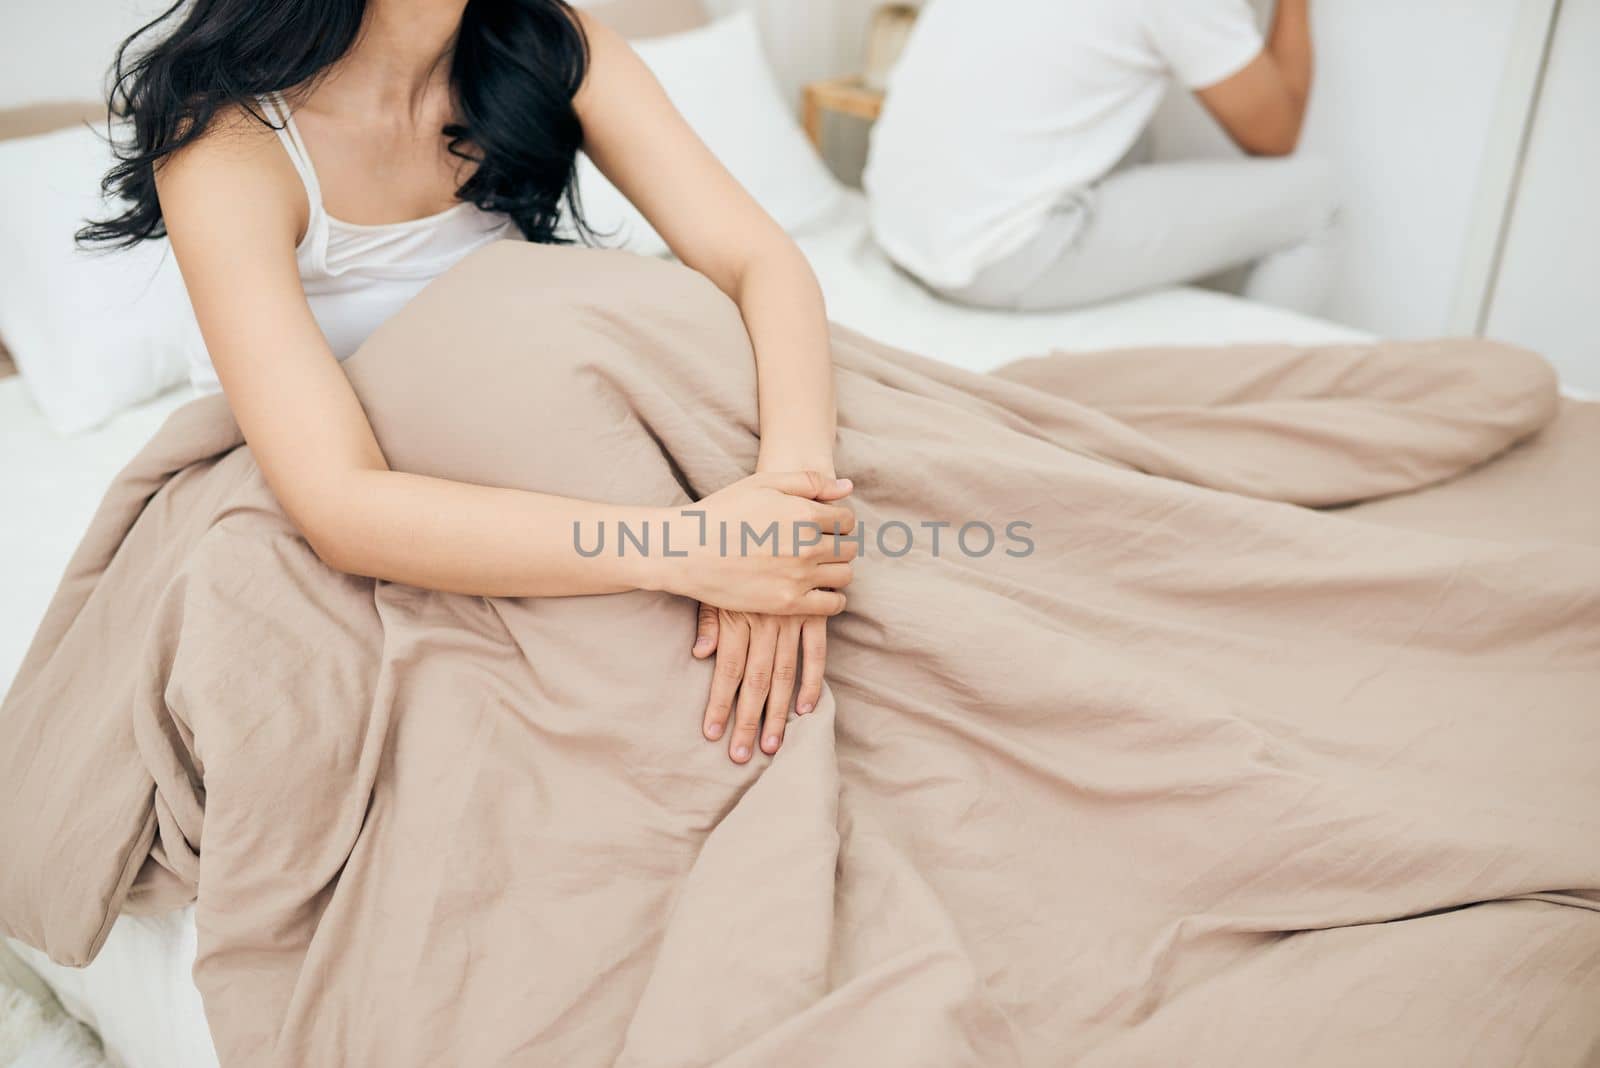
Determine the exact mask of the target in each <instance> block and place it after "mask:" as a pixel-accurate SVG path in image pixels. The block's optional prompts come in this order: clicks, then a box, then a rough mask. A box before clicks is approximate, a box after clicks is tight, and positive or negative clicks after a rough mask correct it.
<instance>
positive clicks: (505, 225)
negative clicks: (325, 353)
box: [189, 94, 521, 393]
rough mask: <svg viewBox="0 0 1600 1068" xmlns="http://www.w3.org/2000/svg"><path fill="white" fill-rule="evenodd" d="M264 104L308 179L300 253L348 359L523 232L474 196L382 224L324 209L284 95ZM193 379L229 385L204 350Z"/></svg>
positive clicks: (323, 322) (321, 311)
mask: <svg viewBox="0 0 1600 1068" xmlns="http://www.w3.org/2000/svg"><path fill="white" fill-rule="evenodd" d="M261 106H262V108H263V109H264V110H265V113H266V116H267V118H269V119H271V120H272V121H273V122H274V123H276V124H277V125H278V139H279V140H280V141H282V142H283V147H284V150H285V151H286V152H288V153H289V159H290V161H291V162H292V163H293V164H294V169H295V172H296V173H298V174H299V175H300V180H301V182H302V183H304V184H305V188H306V200H307V202H308V204H309V205H310V210H309V213H308V219H307V222H306V235H305V237H304V238H302V239H301V241H300V245H299V247H297V248H296V249H295V259H296V261H297V262H298V263H299V265H300V283H301V285H303V286H304V287H305V292H306V300H307V302H308V303H310V305H311V313H312V314H313V315H314V316H316V319H317V324H318V325H319V326H321V327H322V333H323V336H324V337H326V338H327V339H328V344H329V345H330V346H331V347H332V348H333V354H334V355H335V356H337V357H338V358H339V359H340V360H344V359H346V358H348V357H349V356H351V355H352V354H353V353H354V352H355V351H356V349H358V348H360V347H361V343H362V342H363V341H365V340H366V339H367V337H368V336H369V335H370V334H371V333H372V332H373V331H374V330H376V329H377V328H378V327H379V326H380V325H382V324H383V322H384V321H385V320H387V319H388V318H389V317H390V316H391V315H393V314H394V313H395V312H397V311H399V310H400V309H401V307H402V306H404V305H405V303H406V302H407V301H409V300H410V299H411V298H412V297H414V296H416V295H417V294H418V293H419V292H421V290H422V288H423V287H424V286H426V285H427V284H428V283H429V282H431V281H433V280H434V279H435V278H437V277H439V276H440V275H441V274H443V273H444V272H445V271H447V270H449V269H450V268H451V267H452V266H454V265H455V264H456V262H458V261H459V260H461V259H462V258H463V257H464V256H466V255H467V254H468V253H470V252H473V251H475V250H477V249H480V248H482V247H483V246H484V245H487V244H489V243H490V242H492V241H499V240H502V239H505V238H515V237H520V234H521V232H520V231H519V230H518V229H517V226H516V224H515V223H514V222H512V221H511V219H510V217H508V216H505V215H499V214H492V213H490V212H486V211H482V210H481V209H479V208H478V207H477V206H476V205H473V204H468V203H466V202H462V203H460V204H457V205H456V206H455V207H453V208H449V209H447V210H445V211H442V212H440V213H438V214H437V215H430V216H428V217H427V218H425V219H412V220H409V221H406V222H398V223H383V224H380V225H375V226H363V225H360V224H357V223H348V222H344V221H342V220H340V219H335V218H333V217H332V216H331V215H329V214H328V211H327V209H326V208H325V207H323V204H322V187H321V186H320V185H319V184H318V182H317V172H316V168H315V167H313V166H312V164H311V156H310V154H309V153H308V152H307V151H306V144H305V141H304V140H303V139H302V138H301V137H300V130H299V129H298V128H297V127H296V126H295V122H294V116H293V115H292V114H291V113H290V111H289V108H288V106H287V105H286V104H285V103H284V101H283V98H282V97H280V96H278V95H276V94H274V95H272V96H270V97H263V98H262V99H261ZM189 377H190V379H191V381H192V382H193V383H194V386H195V388H196V389H198V390H200V391H201V392H202V393H216V392H218V391H220V390H221V388H222V386H221V384H220V383H219V382H218V381H217V372H216V370H215V368H213V367H212V366H211V360H210V358H209V357H208V356H205V355H204V353H203V351H202V352H201V353H200V354H199V356H198V357H197V358H196V360H195V361H194V363H193V364H192V365H191V367H190V376H189Z"/></svg>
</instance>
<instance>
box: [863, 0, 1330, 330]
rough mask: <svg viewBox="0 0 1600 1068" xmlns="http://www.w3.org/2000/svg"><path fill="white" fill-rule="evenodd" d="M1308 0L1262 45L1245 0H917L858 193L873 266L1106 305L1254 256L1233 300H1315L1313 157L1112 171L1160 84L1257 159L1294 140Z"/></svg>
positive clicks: (1307, 75)
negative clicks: (868, 207)
mask: <svg viewBox="0 0 1600 1068" xmlns="http://www.w3.org/2000/svg"><path fill="white" fill-rule="evenodd" d="M1307 4H1308V0H1280V2H1279V4H1278V10H1277V12H1276V14H1275V15H1274V17H1273V21H1272V28H1271V30H1270V31H1269V33H1268V34H1267V36H1266V38H1265V40H1263V37H1262V35H1261V32H1260V31H1259V30H1258V29H1257V26H1256V22H1255V18H1254V15H1253V12H1252V10H1251V8H1250V6H1249V4H1248V3H1247V0H929V3H928V4H927V6H926V7H925V8H924V9H923V12H922V15H921V17H920V19H919V20H918V22H917V26H916V28H915V30H914V31H913V32H912V35H911V39H910V41H909V43H908V44H907V46H906V51H905V54H904V55H903V56H902V58H901V60H900V62H899V64H898V66H897V67H896V68H895V71H894V73H893V75H892V76H891V79H890V83H889V92H888V98H887V100H886V101H885V105H884V111H883V116H882V118H881V119H880V120H879V121H878V125H877V127H876V129H875V130H874V132H873V142H872V152H871V156H870V158H869V160H868V164H867V172H866V176H865V180H864V181H865V185H866V189H867V193H868V196H869V198H870V199H871V204H872V225H873V231H874V233H875V235H876V237H877V239H878V242H879V244H880V245H882V247H883V248H884V250H885V251H886V252H887V253H888V255H889V257H890V258H891V259H893V260H894V261H895V262H896V263H898V264H899V265H900V267H902V268H903V269H904V270H906V271H907V272H909V273H910V274H912V275H914V276H915V277H917V278H919V279H921V280H922V282H923V283H924V284H926V285H927V286H929V287H930V288H931V289H933V290H935V291H936V292H939V293H941V294H943V295H945V296H947V297H950V298H951V299H954V300H958V301H962V302H964V303H969V304H976V305H981V306H985V307H997V308H1011V309H1018V310H1042V309H1048V308H1063V307H1072V306H1075V305H1079V304H1087V303H1091V302H1094V301H1099V300H1106V299H1110V298H1113V297H1117V296H1121V295H1124V294H1128V293H1133V292H1138V291H1140V290H1144V289H1150V288H1153V287H1156V286H1162V285H1170V284H1174V283H1178V282H1185V281H1191V280H1194V279H1198V278H1203V277H1205V276H1208V275H1212V274H1216V273H1218V272H1220V271H1223V270H1226V269H1228V268H1231V267H1236V266H1240V265H1242V264H1246V263H1254V264H1255V267H1254V269H1253V270H1252V272H1251V277H1250V279H1249V282H1248V284H1247V289H1246V295H1247V296H1250V297H1252V298H1255V299H1259V300H1264V301H1267V302H1270V303H1274V304H1279V305H1283V306H1286V307H1292V308H1295V309H1298V310H1302V311H1315V310H1316V309H1317V307H1318V305H1319V304H1320V302H1321V300H1322V297H1323V294H1324V290H1325V288H1326V283H1327V278H1328V267H1329V259H1330V256H1329V254H1330V251H1331V247H1330V246H1331V241H1330V240H1329V238H1330V233H1331V229H1332V225H1333V218H1334V200H1333V196H1332V193H1331V191H1330V182H1329V180H1328V177H1327V174H1326V171H1325V169H1324V168H1323V167H1322V166H1321V165H1320V164H1318V163H1317V162H1315V161H1313V160H1308V159H1304V158H1300V157H1294V158H1287V159H1241V160H1213V161H1203V162H1202V161H1195V162H1189V163H1161V164H1151V165H1146V166H1134V167H1122V168H1119V167H1118V164H1119V163H1120V162H1121V161H1123V159H1124V157H1126V156H1127V155H1128V153H1129V151H1130V150H1131V149H1132V148H1133V147H1134V145H1135V144H1136V143H1137V142H1138V141H1139V138H1140V135H1141V134H1142V133H1143V132H1144V130H1145V127H1146V126H1147V125H1148V124H1149V122H1150V120H1151V117H1152V116H1153V115H1154V113H1155V110H1156V107H1157V105H1158V104H1159V103H1160V102H1161V99H1162V97H1163V96H1164V95H1165V93H1166V91H1167V87H1168V85H1169V84H1170V82H1171V81H1172V80H1173V79H1176V80H1177V81H1178V82H1179V83H1180V84H1182V85H1184V86H1186V87H1188V88H1189V89H1191V90H1193V91H1194V93H1195V94H1196V95H1197V96H1198V97H1199V99H1200V101H1201V102H1202V103H1203V104H1204V105H1205V106H1206V108H1207V109H1208V110H1209V111H1210V112H1211V114H1212V115H1214V116H1215V117H1216V118H1217V120H1218V121H1219V122H1220V123H1221V124H1222V126H1223V128H1224V129H1225V130H1227V132H1228V134H1229V136H1231V137H1232V138H1233V140H1234V141H1235V142H1236V143H1237V144H1238V145H1239V146H1240V147H1241V148H1243V149H1244V150H1245V151H1246V152H1248V153H1250V154H1251V155H1253V156H1274V157H1285V156H1288V155H1289V154H1290V153H1291V152H1293V151H1294V148H1295V145H1296V143H1297V142H1298V140H1299V136H1300V126H1301V122H1302V120H1303V118H1304V116H1305V108H1306V99H1307V97H1308V96H1309V94H1310V91H1311V65H1312V62H1311V57H1312V49H1311V33H1310V22H1309V16H1308V11H1307Z"/></svg>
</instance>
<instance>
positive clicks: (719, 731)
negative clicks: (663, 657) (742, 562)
mask: <svg viewBox="0 0 1600 1068" xmlns="http://www.w3.org/2000/svg"><path fill="white" fill-rule="evenodd" d="M694 656H695V659H697V660H704V659H706V658H708V657H711V656H715V657H716V658H717V666H716V672H715V674H714V675H713V676H712V682H711V697H710V699H709V700H708V701H707V702H706V711H705V719H704V723H703V724H702V727H701V730H702V732H703V733H704V734H705V736H706V737H707V738H709V739H710V740H711V741H713V742H714V741H717V740H719V739H720V738H721V737H722V736H723V735H724V734H725V733H726V734H727V735H728V756H729V758H730V759H732V760H733V762H734V763H735V764H744V763H747V762H748V761H749V760H750V758H751V757H753V756H754V755H755V748H756V744H757V742H756V739H757V738H758V737H759V738H760V746H761V751H762V752H764V753H766V754H767V755H768V756H771V755H772V754H774V753H776V752H777V751H778V747H779V746H781V745H782V744H783V735H784V729H785V728H786V726H787V725H788V720H789V706H790V702H791V701H793V702H794V706H795V711H796V713H797V714H798V715H802V716H804V715H808V714H809V713H811V712H812V711H813V710H814V709H815V708H816V707H817V704H818V702H820V701H821V700H822V677H823V670H824V667H825V666H826V663H827V657H828V620H827V618H826V617H825V616H769V615H755V614H750V613H745V612H726V611H723V610H721V609H718V608H714V607H713V606H711V605H708V604H702V605H701V606H700V620H699V626H698V628H697V631H696V634H695V640H694ZM797 682H798V684H799V691H798V694H797V693H796V689H795V687H796V683H797ZM736 700H737V705H736V704H735V702H736ZM730 716H732V717H733V720H734V722H733V730H732V731H728V719H729V717H730Z"/></svg>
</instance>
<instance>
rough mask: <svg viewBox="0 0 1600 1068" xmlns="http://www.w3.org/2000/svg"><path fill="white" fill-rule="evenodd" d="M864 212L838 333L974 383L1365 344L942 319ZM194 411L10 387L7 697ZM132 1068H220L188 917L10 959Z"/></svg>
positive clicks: (1178, 314)
mask: <svg viewBox="0 0 1600 1068" xmlns="http://www.w3.org/2000/svg"><path fill="white" fill-rule="evenodd" d="M863 218H864V211H863V208H862V205H861V202H860V201H859V199H852V200H851V201H849V202H848V203H847V204H846V205H845V207H844V209H843V210H842V211H841V213H840V215H839V216H838V217H837V218H836V219H834V220H833V221H832V223H830V224H829V225H826V226H823V227H821V228H818V229H815V230H813V231H812V232H811V233H809V234H806V235H803V236H801V237H800V239H799V240H800V243H801V246H802V247H803V248H804V249H805V251H806V253H807V255H808V256H810V257H811V259H812V262H813V264H814V266H815V267H816V270H817V273H818V275H819V277H820V279H821V281H822V285H823V288H824V290H825V292H826V294H827V297H828V304H829V312H830V314H831V315H832V317H833V318H834V319H836V320H837V321H839V322H842V323H844V324H845V325H847V326H850V327H853V328H854V329H856V330H859V331H861V332H862V333H865V334H868V335H871V336H873V337H875V338H878V339H880V340H882V341H885V342H888V343H889V344H892V345H896V346H899V347H901V348H906V349H910V350H913V351H916V352H921V353H924V354H927V355H931V356H935V357H938V358H941V359H944V360H947V361H948V362H951V363H954V364H958V365H960V366H963V367H967V368H969V369H972V370H975V371H986V370H990V369H992V368H994V367H996V366H998V365H1000V364H1002V363H1005V362H1006V361H1008V360H1010V359H1014V358H1016V357H1018V356H1024V355H1031V354H1036V353H1042V352H1046V351H1049V350H1052V349H1094V348H1112V347H1120V346H1129V345H1151V344H1216V343H1222V342H1230V341H1267V340H1276V341H1297V342H1306V343H1316V342H1325V341H1342V340H1353V339H1359V338H1361V337H1363V336H1364V335H1362V334H1361V333H1359V332H1358V331H1354V330H1350V329H1348V328H1345V327H1340V326H1335V325H1333V324H1331V323H1324V322H1320V321H1318V320H1315V319H1308V318H1306V317H1304V316H1300V315H1295V314H1292V313H1290V312H1285V311H1281V310H1278V309H1274V308H1267V307H1263V306H1260V305H1255V304H1251V303H1249V302H1247V301H1243V300H1239V299H1237V298H1234V297H1229V296H1225V295H1222V294H1218V293H1211V292H1206V291H1202V290H1194V289H1174V290H1166V291H1162V292H1159V293H1152V294H1149V295H1147V296H1143V297H1139V298H1136V299H1133V300H1128V301H1122V302H1118V303H1115V304H1108V305H1102V306H1099V307H1095V308H1090V309H1086V310H1082V311H1077V312H1071V313H1062V314H1051V315H1009V314H999V313H993V312H979V311H974V310H971V309H965V308H959V307H956V306H954V305H950V304H946V303H944V302H941V301H939V300H937V299H936V298H934V297H933V296H932V295H930V294H929V293H927V292H926V291H925V290H923V289H922V288H921V287H919V286H918V285H917V284H916V283H914V282H912V281H911V280H910V279H908V278H906V277H905V276H904V275H902V274H900V273H899V272H898V271H896V270H895V269H894V267H893V266H891V265H890V264H889V263H888V261H887V260H885V259H884V258H883V256H882V255H881V254H880V253H878V252H877V251H876V250H875V249H874V248H873V247H872V244H871V242H870V239H869V238H868V237H867V235H866V229H865V225H864V223H863ZM186 398H187V392H186V391H177V392H175V393H172V394H169V395H168V396H166V397H163V398H162V399H160V400H158V401H156V402H154V403H152V404H148V405H145V406H144V407H142V408H140V409H138V410H136V411H133V412H129V413H127V414H125V415H123V416H121V417H120V418H118V419H117V420H115V421H114V422H113V423H111V424H110V425H109V426H106V427H104V428H102V429H100V430H98V431H95V432H93V433H90V434H86V435H82V436H80V437H75V438H60V437H58V436H56V435H54V434H53V433H51V431H50V430H49V429H48V427H46V426H45V424H44V420H43V419H42V418H41V417H40V416H39V415H38V413H37V411H36V410H35V409H34V408H33V406H32V405H31V403H29V401H28V399H27V396H26V393H25V391H24V390H23V388H22V383H21V381H20V380H18V379H15V378H12V379H7V380H5V381H0V502H3V504H0V509H3V512H0V516H3V518H0V589H4V591H5V596H4V599H3V602H0V687H9V685H10V680H11V679H12V677H13V675H14V673H15V670H16V667H17V665H18V663H19V662H20V661H21V659H22V656H23V654H24V652H25V651H26V649H27V645H28V642H29V639H30V638H31V636H32V633H33V630H34V628H35V626H36V625H37V623H38V620H39V618H40V617H41V616H42V615H43V613H44V610H45V607H46V605H47V603H48V602H49V599H50V596H51V594H52V592H53V591H54V588H55V585H56V582H57V579H58V578H59V576H60V574H61V572H62V569H63V568H64V567H65V565H66V563H67V560H68V558H69V557H70V556H71V554H72V551H73V549H74V548H75V547H76V543H77V539H78V537H79V535H80V533H81V532H82V530H83V529H84V527H85V526H86V525H87V523H88V521H89V518H90V516H91V515H92V514H93V512H94V508H95V505H96V504H97V502H98V500H99V498H100V495H101V494H102V493H103V492H104V489H105V487H106V485H107V484H108V483H109V482H110V481H111V479H112V477H113V476H114V475H115V474H116V472H117V471H118V470H120V469H121V467H122V466H123V464H125V463H126V462H127V461H128V460H129V459H130V458H131V457H132V456H133V454H134V453H135V452H136V451H137V450H138V448H139V447H140V446H141V445H142V444H143V443H144V442H145V441H146V440H147V439H148V438H149V436H150V435H151V434H152V433H153V432H154V431H155V429H156V428H157V427H158V426H159V425H160V423H161V420H162V419H163V418H165V416H166V414H167V413H168V412H170V411H171V410H172V409H173V408H175V407H177V405H178V404H180V403H182V401H183V400H185V399H186ZM15 948H16V949H17V951H18V954H19V956H21V957H22V958H23V959H24V960H25V961H26V962H27V963H28V964H30V965H31V966H33V967H34V968H35V970H37V971H38V972H39V973H40V975H41V976H42V977H43V978H44V979H45V981H46V982H47V983H49V984H50V985H51V986H52V987H53V988H55V990H56V991H57V993H58V994H59V995H60V997H61V1000H62V1002H63V1003H64V1004H65V1005H66V1006H67V1007H68V1009H70V1010H71V1011H72V1012H74V1013H75V1014H77V1015H79V1016H80V1017H82V1018H83V1019H84V1020H86V1021H88V1022H89V1023H90V1024H92V1025H93V1026H94V1027H96V1029H97V1030H99V1032H100V1034H101V1036H102V1037H103V1038H104V1040H105V1042H106V1045H107V1048H108V1051H109V1052H110V1054H111V1055H112V1056H113V1057H114V1058H115V1059H116V1061H117V1063H120V1064H123V1065H126V1066H128V1068H212V1066H214V1065H215V1064H216V1059H215V1054H214V1052H213V1051H212V1046H211V1040H210V1035H209V1033H208V1031H207V1029H206V1024H205V1016H204V1012H203V1010H202V1008H201V1005H200V998H199V994H198V992H197V991H196V990H195V987H194V984H193V982H192V980H191V979H190V972H191V970H192V968H193V964H194V956H195V929H194V916H193V911H192V910H185V911H184V912H180V913H175V914H173V915H171V916H165V917H157V918H139V919H136V918H131V917H124V918H123V919H121V920H119V921H118V922H117V924H116V926H115V928H114V929H113V931H112V933H111V937H110V939H109V940H108V941H107V943H106V946H105V948H104V949H103V950H102V952H101V954H100V956H99V958H98V959H97V960H96V961H95V962H94V964H92V965H90V966H89V967H88V968H85V969H82V970H74V969H68V968H61V967H58V966H56V965H53V964H51V963H49V962H48V961H47V960H45V959H44V958H43V957H42V956H41V955H40V954H38V953H36V952H33V951H32V950H28V949H27V948H26V947H15Z"/></svg>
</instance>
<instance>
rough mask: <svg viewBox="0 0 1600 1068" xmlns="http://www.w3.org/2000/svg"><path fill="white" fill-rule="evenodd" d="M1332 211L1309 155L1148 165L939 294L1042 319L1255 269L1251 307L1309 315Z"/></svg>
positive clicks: (1324, 284)
mask: <svg viewBox="0 0 1600 1068" xmlns="http://www.w3.org/2000/svg"><path fill="white" fill-rule="evenodd" d="M1336 217H1337V202H1336V200H1335V197H1334V193H1333V183H1332V181H1331V178H1330V174H1329V172H1328V169H1327V167H1326V166H1325V165H1324V164H1322V163H1321V162H1320V161H1318V160H1316V159H1315V158H1310V157H1298V156H1292V157H1288V158H1283V159H1242V160H1205V161H1195V162H1188V163H1155V164H1144V165H1140V166H1135V167H1130V168H1128V169H1127V170H1122V171H1117V172H1115V173H1113V174H1111V175H1110V176H1109V177H1107V178H1105V179H1104V180H1103V181H1101V182H1100V183H1098V184H1097V185H1095V186H1093V187H1091V188H1089V189H1085V190H1080V191H1078V192H1075V193H1072V194H1070V195H1068V196H1067V197H1065V198H1064V199H1063V200H1062V202H1061V203H1060V204H1059V205H1057V206H1056V208H1055V209H1054V210H1053V211H1052V213H1051V215H1050V218H1049V219H1048V220H1047V221H1046V224H1045V226H1044V229H1043V230H1041V231H1040V233H1039V234H1038V235H1037V236H1036V237H1034V238H1033V240H1031V241H1030V242H1029V243H1028V244H1027V245H1025V246H1023V247H1022V248H1021V249H1019V250H1018V251H1016V252H1014V253H1012V254H1011V255H1009V256H1007V257H1006V258H1005V259H1003V260H1001V261H1000V262H999V263H996V264H993V265H991V266H989V267H987V268H985V269H984V270H982V271H980V272H979V274H978V277H977V278H976V279H975V280H974V281H973V282H972V283H971V284H970V285H967V286H963V287H961V288H959V289H952V290H940V293H941V295H943V296H945V297H948V298H949V299H951V300H955V301H958V302H961V303H964V304H974V305H978V306H980V307H986V308H1003V309H1009V310H1015V311H1044V310H1048V309H1057V308H1070V307H1076V306H1078V305H1081V304H1092V303H1095V302H1097V301H1103V300H1110V299H1112V298H1115V297H1121V296H1126V295H1128V294H1132V293H1138V292H1141V291H1144V290H1147V289H1155V288H1158V287H1161V286H1168V285H1176V284H1180V283H1184V282H1192V281H1197V280H1199V279H1202V278H1206V277H1209V276H1211V275H1215V274H1219V273H1221V272H1223V271H1226V270H1229V269H1231V268H1235V267H1240V266H1243V265H1246V264H1253V265H1254V266H1253V267H1252V269H1251V271H1250V275H1249V280H1248V282H1247V283H1246V286H1245V290H1244V293H1245V296H1247V297H1249V298H1251V299H1252V300H1259V301H1263V302H1265V303H1268V304H1275V305H1278V306H1280V307H1285V308H1292V309H1294V310H1296V311H1301V312H1306V313H1315V312H1317V311H1319V310H1320V309H1321V307H1322V304H1323V301H1324V298H1325V297H1326V295H1327V289H1328V284H1329V280H1330V277H1331V269H1332V265H1333V254H1334V247H1333V246H1334V224H1335V220H1336Z"/></svg>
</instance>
